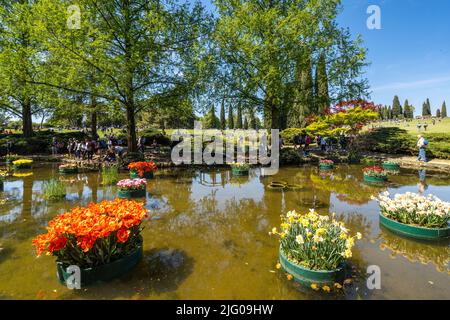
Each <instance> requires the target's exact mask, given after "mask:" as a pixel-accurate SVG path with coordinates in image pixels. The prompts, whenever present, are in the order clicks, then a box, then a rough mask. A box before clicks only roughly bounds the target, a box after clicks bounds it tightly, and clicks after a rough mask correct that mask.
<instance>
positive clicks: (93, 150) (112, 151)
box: [67, 136, 124, 162]
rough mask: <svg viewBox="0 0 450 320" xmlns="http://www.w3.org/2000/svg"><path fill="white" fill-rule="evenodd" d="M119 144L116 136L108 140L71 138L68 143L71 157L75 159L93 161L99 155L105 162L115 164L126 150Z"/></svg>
mask: <svg viewBox="0 0 450 320" xmlns="http://www.w3.org/2000/svg"><path fill="white" fill-rule="evenodd" d="M118 142H119V141H118V140H117V139H116V138H115V137H114V136H109V137H108V139H107V140H105V139H84V140H77V139H75V138H71V139H69V141H68V143H67V151H68V152H69V157H71V158H75V159H80V160H88V161H91V160H93V159H94V156H95V155H97V156H99V157H100V159H102V160H103V161H108V162H114V161H117V159H121V158H122V156H123V153H124V148H123V147H122V146H121V145H119V143H118Z"/></svg>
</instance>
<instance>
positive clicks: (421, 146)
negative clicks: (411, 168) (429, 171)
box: [417, 134, 428, 162]
mask: <svg viewBox="0 0 450 320" xmlns="http://www.w3.org/2000/svg"><path fill="white" fill-rule="evenodd" d="M427 145H428V141H427V140H426V139H425V138H424V137H423V136H422V135H421V134H419V135H418V136H417V147H418V148H419V156H418V157H417V161H423V162H427V158H426V154H425V149H426V147H427Z"/></svg>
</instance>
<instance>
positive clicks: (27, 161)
mask: <svg viewBox="0 0 450 320" xmlns="http://www.w3.org/2000/svg"><path fill="white" fill-rule="evenodd" d="M32 163H33V160H30V159H19V160H15V161H13V165H15V166H23V165H31V164H32Z"/></svg>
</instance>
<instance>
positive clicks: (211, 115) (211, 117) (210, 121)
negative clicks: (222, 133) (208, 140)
mask: <svg viewBox="0 0 450 320" xmlns="http://www.w3.org/2000/svg"><path fill="white" fill-rule="evenodd" d="M204 126H205V128H206V129H218V128H219V127H220V120H219V118H217V117H216V108H215V107H214V105H212V106H211V109H210V110H209V112H208V114H207V115H206V116H205V118H204Z"/></svg>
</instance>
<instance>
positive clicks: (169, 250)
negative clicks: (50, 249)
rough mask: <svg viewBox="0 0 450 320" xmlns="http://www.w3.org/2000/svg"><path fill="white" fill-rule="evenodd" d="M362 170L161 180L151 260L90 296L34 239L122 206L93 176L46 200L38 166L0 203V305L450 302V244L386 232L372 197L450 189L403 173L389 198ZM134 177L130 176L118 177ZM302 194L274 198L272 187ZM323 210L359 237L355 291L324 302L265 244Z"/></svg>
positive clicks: (148, 228) (71, 180)
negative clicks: (285, 226)
mask: <svg viewBox="0 0 450 320" xmlns="http://www.w3.org/2000/svg"><path fill="white" fill-rule="evenodd" d="M361 169H362V167H361V166H357V165H351V166H347V165H340V166H338V167H337V168H335V169H334V170H332V171H329V172H326V171H319V170H318V169H317V168H316V167H311V166H304V167H295V168H282V169H280V171H279V173H278V174H277V175H276V176H266V177H263V176H262V175H261V170H260V169H259V168H255V169H252V170H251V172H250V174H249V176H248V177H233V176H232V175H231V172H230V171H228V170H225V169H221V170H216V169H210V170H206V171H199V170H160V171H159V172H158V173H157V175H156V176H155V178H154V179H152V180H150V181H149V184H148V186H147V191H148V195H147V198H146V199H145V201H146V207H147V208H148V209H149V210H150V216H149V218H148V219H147V220H146V221H145V222H144V223H143V224H144V225H145V229H144V231H143V237H144V258H143V260H142V261H141V262H140V263H139V264H138V266H137V267H136V268H135V269H133V271H131V272H130V273H129V274H127V275H125V276H123V277H121V278H119V279H116V280H113V281H111V282H108V283H98V284H96V285H94V286H90V287H87V288H85V289H82V290H74V291H72V290H69V289H67V288H66V287H64V286H62V285H61V284H59V282H58V280H57V278H56V267H55V262H54V258H53V257H48V256H43V257H40V258H36V254H35V252H34V248H33V247H32V246H31V241H32V239H33V238H34V237H35V236H36V235H37V234H40V233H44V232H45V227H46V225H47V222H48V221H49V220H50V219H52V218H53V217H54V216H55V215H57V214H58V213H60V212H64V211H66V210H69V209H70V208H72V207H74V206H79V205H86V204H88V203H89V202H91V201H101V200H103V199H109V200H112V199H114V198H115V195H116V189H115V187H111V186H102V185H101V183H100V182H101V176H100V175H99V174H97V173H86V174H78V175H67V176H64V177H60V178H61V179H66V180H67V196H66V199H65V200H64V201H58V202H49V201H44V200H43V199H42V192H41V186H42V183H43V182H44V181H45V180H48V179H50V178H51V177H52V176H58V173H57V166H56V165H44V164H41V165H36V166H35V168H34V169H33V171H32V172H33V175H31V176H26V177H24V176H13V177H9V178H7V180H6V181H5V182H4V188H3V189H4V191H3V192H0V203H1V204H0V248H1V249H0V299H116V298H118V299H330V298H333V299H450V270H449V260H450V243H449V242H448V241H447V242H443V243H442V242H441V243H427V242H417V241H412V240H408V239H405V238H401V237H399V236H396V235H394V234H392V233H390V232H389V231H387V230H385V229H382V228H380V226H379V222H378V213H379V210H378V205H377V203H376V202H375V201H372V200H370V196H371V195H376V194H378V193H379V192H381V191H385V190H388V191H389V192H391V193H403V192H406V191H411V192H423V193H424V194H428V193H432V194H435V195H437V196H438V197H440V198H441V199H443V200H445V201H450V177H449V176H448V175H445V174H433V173H431V172H424V171H420V172H418V171H410V170H402V171H401V173H400V174H398V175H392V176H390V182H389V183H388V184H386V185H385V186H382V187H378V186H370V185H367V184H365V183H364V182H363V181H362V180H363V177H362V171H361ZM121 177H123V178H125V177H127V173H126V172H124V173H121ZM280 180H282V181H286V182H289V183H295V184H300V185H301V186H302V188H300V189H299V190H295V191H285V192H280V191H273V190H271V189H269V188H268V185H269V184H270V182H271V181H280ZM309 208H315V209H316V211H318V212H319V213H321V214H330V213H332V212H336V214H337V215H338V216H339V217H340V218H342V219H344V220H345V221H346V223H347V224H348V225H349V227H350V229H351V232H352V233H356V232H357V231H359V232H361V233H362V234H363V239H362V240H360V241H358V242H357V243H356V246H355V248H354V253H353V257H352V259H351V267H352V274H351V275H349V276H351V277H352V278H353V281H352V284H351V285H348V286H346V287H345V290H344V291H342V292H340V293H331V294H326V293H322V292H314V291H312V290H311V289H305V288H302V287H299V286H298V285H297V284H296V283H295V282H294V281H288V280H287V279H286V275H285V274H284V273H283V272H282V271H281V270H277V269H276V268H275V265H276V263H277V261H278V258H277V257H278V242H277V239H276V238H274V237H271V236H269V234H268V232H269V231H270V230H271V228H272V227H275V226H276V227H278V226H279V223H280V215H281V214H284V213H286V212H287V211H289V210H292V209H295V210H297V211H305V210H308V209H309ZM370 265H377V266H379V267H380V270H381V289H380V290H369V289H368V288H367V286H366V278H367V273H366V270H367V267H368V266H370Z"/></svg>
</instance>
